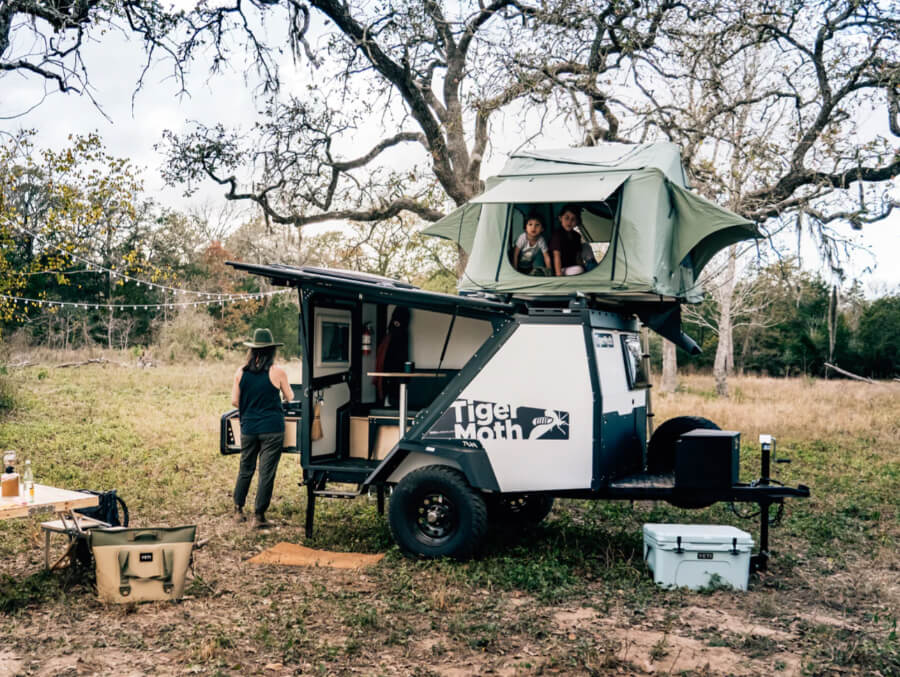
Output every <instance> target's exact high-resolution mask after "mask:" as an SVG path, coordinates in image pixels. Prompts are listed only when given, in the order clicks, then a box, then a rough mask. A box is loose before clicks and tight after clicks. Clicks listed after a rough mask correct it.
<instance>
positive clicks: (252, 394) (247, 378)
mask: <svg viewBox="0 0 900 677" xmlns="http://www.w3.org/2000/svg"><path fill="white" fill-rule="evenodd" d="M244 345H245V346H247V347H249V348H250V352H249V354H248V355H247V362H246V363H245V364H244V365H243V366H242V367H239V368H238V370H237V371H236V372H235V374H234V384H233V385H232V388H231V404H232V406H235V407H237V408H238V410H239V412H240V418H241V465H240V469H239V470H238V476H237V482H236V483H235V485H234V518H235V521H237V522H243V521H245V520H246V517H245V516H244V502H245V501H246V500H247V492H248V491H249V489H250V480H251V479H253V473H254V471H255V470H256V461H257V458H258V459H259V485H258V486H257V488H256V505H255V507H254V511H253V526H254V527H256V528H258V529H261V528H264V527H267V526H268V522H267V521H266V510H267V509H268V507H269V502H270V501H271V500H272V488H273V487H274V485H275V472H276V470H278V461H279V460H280V459H281V449H282V447H283V446H284V410H283V409H282V408H281V398H280V397H279V396H278V395H279V392H280V393H281V394H282V395H284V399H285V400H293V399H294V391H293V390H291V386H290V383H288V377H287V374H286V373H285V371H284V369H282V368H281V367H276V366H275V364H274V363H275V351H276V349H277V347H278V346H283V345H284V344H283V343H276V342H275V341H274V340H272V332H271V331H269V330H268V329H257V330H256V331H254V332H253V340H252V341H244Z"/></svg>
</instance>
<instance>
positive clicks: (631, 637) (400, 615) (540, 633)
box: [0, 357, 900, 675]
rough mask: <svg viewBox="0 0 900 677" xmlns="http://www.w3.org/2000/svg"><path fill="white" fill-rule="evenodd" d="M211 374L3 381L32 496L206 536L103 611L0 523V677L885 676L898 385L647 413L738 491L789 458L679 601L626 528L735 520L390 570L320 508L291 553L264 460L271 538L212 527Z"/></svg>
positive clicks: (392, 558)
mask: <svg viewBox="0 0 900 677" xmlns="http://www.w3.org/2000/svg"><path fill="white" fill-rule="evenodd" d="M120 359H121V361H125V360H126V359H127V358H125V357H121V358H120ZM233 368H234V367H233V365H231V364H224V363H216V364H202V365H195V366H162V367H157V368H152V369H142V370H140V369H136V368H131V367H126V366H118V365H115V364H106V365H86V366H82V367H77V368H63V369H61V368H57V367H55V366H53V365H52V364H51V363H47V364H45V365H37V366H29V367H25V368H21V369H15V370H13V371H11V372H10V373H9V374H7V376H6V378H7V379H8V380H10V381H11V382H12V383H13V384H14V391H15V392H14V394H13V402H14V408H13V409H12V410H11V411H6V413H4V414H2V417H0V448H4V449H5V448H15V449H19V450H21V451H22V452H24V453H25V455H27V456H29V457H30V458H31V459H32V460H33V463H34V465H35V470H36V475H37V478H38V481H39V482H46V483H48V484H53V485H57V486H64V487H69V488H79V487H90V488H97V489H101V488H103V489H105V488H116V489H118V490H119V492H120V494H121V495H122V496H123V497H125V499H126V500H127V501H128V505H129V507H130V509H131V513H132V523H133V524H134V525H138V526H142V525H162V524H169V525H176V524H183V523H190V524H198V525H199V530H200V537H202V538H210V539H211V540H210V542H209V545H208V546H207V547H206V548H204V549H203V550H201V551H199V552H198V553H197V555H196V562H195V571H194V577H193V578H192V580H191V582H190V583H189V587H188V591H187V592H188V594H187V597H186V598H185V599H184V600H183V601H182V602H180V603H176V604H144V605H138V606H134V605H131V606H111V607H106V606H104V605H102V604H100V603H99V602H97V601H95V598H94V595H93V592H92V590H91V587H90V585H89V584H86V583H84V582H83V579H82V578H81V577H78V576H76V575H75V573H74V572H67V571H61V572H55V573H52V574H45V573H43V572H42V571H41V567H42V549H41V541H40V540H39V535H40V532H39V526H38V525H39V522H40V519H38V518H34V519H21V520H13V521H7V522H3V523H0V551H2V565H0V586H2V587H0V613H2V614H3V616H2V617H0V623H2V631H0V638H2V641H0V675H3V674H20V673H21V674H37V675H59V674H66V675H80V674H95V673H96V674H176V673H178V674H181V673H186V674H190V673H197V674H223V675H232V674H233V675H238V674H240V675H252V674H264V675H281V674H300V673H302V674H385V675H390V674H416V675H435V674H437V675H469V674H481V673H490V674H499V675H514V674H607V673H610V674H637V675H644V674H673V675H675V674H689V675H707V674H709V675H718V674H723V675H724V674H737V675H741V674H751V675H756V674H760V675H761V674H848V673H850V674H866V675H872V674H881V675H897V674H900V640H898V637H897V616H898V615H900V547H898V536H900V510H898V502H900V500H898V496H900V386H898V385H891V384H884V385H881V384H879V385H868V384H862V383H851V382H845V381H830V382H829V381H814V380H801V379H794V380H777V379H761V378H735V379H734V380H733V381H732V383H731V386H732V391H733V397H732V399H731V400H728V401H723V400H719V399H716V398H715V397H714V396H713V393H712V390H713V384H712V380H711V379H710V378H705V377H686V378H684V379H683V385H682V388H681V390H680V392H678V393H676V394H674V395H670V396H657V397H655V399H654V405H655V407H656V409H657V414H658V418H657V420H658V421H662V420H664V419H666V418H668V417H670V416H674V415H678V414H691V415H699V416H704V417H707V418H709V419H712V420H714V421H716V422H717V423H719V424H720V425H721V426H722V427H723V428H729V429H734V430H740V431H742V433H743V440H744V446H743V448H742V479H745V480H748V479H751V478H753V477H755V476H756V474H758V465H759V456H758V449H757V445H756V443H755V440H756V439H757V436H758V434H759V433H760V432H769V433H772V434H774V435H775V436H776V437H777V438H778V449H779V452H780V455H782V456H789V457H791V459H792V460H793V462H792V463H791V464H790V465H779V466H777V470H778V472H779V473H780V474H779V479H781V480H782V481H784V482H785V483H788V484H796V483H798V482H802V483H804V484H807V485H809V486H810V487H811V490H812V492H813V496H812V498H811V499H810V500H799V501H792V502H790V503H789V505H788V508H787V511H786V514H785V516H784V519H783V522H782V524H781V525H780V526H779V527H777V528H775V529H774V530H773V533H772V537H773V549H774V559H773V560H772V562H771V565H770V571H769V572H768V573H767V574H765V575H761V576H753V577H752V578H751V587H750V591H749V592H747V593H736V592H732V591H728V590H708V591H704V592H697V593H691V592H686V591H682V590H674V591H665V590H661V589H657V588H656V587H655V586H654V584H653V583H652V580H651V578H650V574H649V573H648V571H647V569H646V568H645V566H644V564H643V562H642V557H641V536H640V527H641V524H642V523H644V522H650V521H672V522H674V521H690V522H701V523H721V524H734V525H736V526H739V527H741V528H745V529H747V530H749V531H751V532H752V533H753V534H754V536H755V534H756V528H755V523H752V522H743V521H741V520H739V519H738V518H737V517H736V516H735V515H734V514H732V513H731V511H730V510H729V509H728V506H725V505H721V506H713V507H712V508H709V509H706V510H701V511H682V510H678V509H676V508H673V507H670V506H668V505H665V504H662V503H659V504H653V503H639V504H635V505H632V504H629V503H606V502H593V503H592V502H585V501H558V502H557V505H556V507H555V508H554V511H553V513H552V514H551V516H550V518H549V519H548V520H547V521H546V522H545V523H544V524H542V525H540V526H538V527H533V528H529V529H523V530H505V531H501V530H497V529H494V530H492V531H491V532H490V536H489V539H488V544H487V547H486V548H485V550H484V552H483V554H482V555H481V556H480V557H479V558H477V559H475V560H473V561H470V562H465V563H457V562H447V561H440V562H420V561H411V560H408V559H405V558H403V557H402V556H400V555H399V553H398V551H397V550H396V548H395V547H394V546H393V544H392V541H391V538H390V533H389V530H388V527H387V523H386V520H385V519H384V518H383V517H381V516H379V515H378V514H377V512H376V508H375V503H374V501H373V500H370V499H367V498H359V499H356V500H354V501H320V503H319V505H320V506H321V507H320V508H319V509H318V511H317V519H316V529H317V531H316V534H315V537H314V538H313V539H311V540H310V541H305V539H304V537H303V516H304V514H303V513H304V505H305V494H304V491H305V490H304V489H300V488H298V486H297V482H298V481H299V478H300V472H299V462H298V460H297V458H296V457H294V456H286V457H284V458H283V460H282V465H281V468H280V470H279V475H278V481H277V484H276V490H275V496H274V499H273V508H272V510H271V514H270V516H271V517H272V518H273V519H274V520H275V521H276V522H277V524H278V526H277V528H275V529H273V530H271V531H270V532H268V533H259V532H254V531H251V530H250V529H248V528H246V527H238V526H235V525H234V524H232V522H231V521H230V515H229V512H230V506H231V499H230V494H231V489H232V486H233V481H234V475H235V472H236V467H237V458H236V457H221V456H219V454H218V446H217V444H218V437H217V436H218V416H219V414H220V413H222V412H223V411H225V410H226V409H227V408H228V406H229V403H228V384H229V382H230V374H231V373H232V370H233ZM251 496H252V493H251ZM279 541H289V542H294V543H305V544H306V545H309V546H311V547H316V548H329V549H334V550H346V551H358V552H386V553H387V556H386V557H385V559H384V560H382V562H381V563H379V564H378V565H376V566H374V567H372V568H370V569H367V570H364V571H362V572H358V571H356V572H348V571H341V570H332V569H325V568H321V569H319V568H296V569H292V568H279V567H269V566H256V565H251V564H248V563H247V562H246V560H247V559H249V558H250V557H252V556H253V555H255V554H256V553H258V552H259V551H261V550H263V549H265V548H267V547H269V546H271V545H273V544H275V543H277V542H279ZM56 545H57V547H58V548H59V550H60V551H61V546H62V541H61V540H60V541H59V542H58V543H57V544H56Z"/></svg>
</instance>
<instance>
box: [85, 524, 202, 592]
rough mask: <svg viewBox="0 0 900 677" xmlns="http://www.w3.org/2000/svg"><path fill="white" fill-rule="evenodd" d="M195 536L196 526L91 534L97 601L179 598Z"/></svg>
mask: <svg viewBox="0 0 900 677" xmlns="http://www.w3.org/2000/svg"><path fill="white" fill-rule="evenodd" d="M196 533H197V527H196V526H185V527H159V528H148V529H95V530H93V531H91V548H92V550H93V551H94V561H95V562H96V564H97V594H98V595H99V597H100V599H101V600H103V601H104V602H142V601H147V600H171V599H180V598H181V596H182V595H183V594H184V577H185V574H186V573H187V568H188V566H189V565H190V562H191V552H192V551H193V549H194V537H195V536H196Z"/></svg>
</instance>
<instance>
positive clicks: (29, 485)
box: [22, 459, 34, 503]
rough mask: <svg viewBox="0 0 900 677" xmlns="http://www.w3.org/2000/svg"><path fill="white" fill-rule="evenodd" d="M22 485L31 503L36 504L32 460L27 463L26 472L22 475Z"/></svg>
mask: <svg viewBox="0 0 900 677" xmlns="http://www.w3.org/2000/svg"><path fill="white" fill-rule="evenodd" d="M22 485H23V487H24V488H25V497H26V498H27V499H28V502H29V503H34V472H33V471H32V470H31V459H28V460H26V461H25V472H24V473H23V474H22Z"/></svg>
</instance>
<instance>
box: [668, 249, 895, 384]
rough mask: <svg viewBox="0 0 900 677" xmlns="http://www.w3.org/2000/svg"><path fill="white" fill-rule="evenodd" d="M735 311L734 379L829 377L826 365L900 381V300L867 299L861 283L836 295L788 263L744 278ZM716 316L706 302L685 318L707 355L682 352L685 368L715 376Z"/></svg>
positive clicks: (815, 277)
mask: <svg viewBox="0 0 900 677" xmlns="http://www.w3.org/2000/svg"><path fill="white" fill-rule="evenodd" d="M732 304H733V307H732V317H733V322H734V337H733V343H734V356H733V359H734V362H733V365H732V367H733V370H734V372H735V373H739V374H741V373H755V374H761V375H770V376H794V375H809V376H824V375H825V373H826V367H825V364H826V362H827V363H831V364H834V365H837V366H839V367H841V368H843V369H846V370H848V371H851V372H853V373H856V374H860V375H864V376H868V377H872V378H890V377H896V376H900V295H897V294H890V295H885V296H882V297H881V298H877V299H874V300H872V299H866V298H865V296H864V294H863V290H862V287H861V285H860V284H859V283H858V282H854V283H852V284H851V285H849V286H846V287H845V288H835V287H832V286H830V285H829V284H828V283H826V282H825V281H824V280H823V279H822V278H821V277H820V276H819V275H817V274H814V273H809V272H806V271H802V270H799V269H798V268H797V266H796V264H794V263H793V262H790V261H789V262H786V263H785V262H782V263H778V264H774V265H770V266H767V267H763V268H761V269H758V270H756V271H753V272H751V273H749V274H746V275H745V278H744V279H743V280H741V281H740V282H739V283H738V285H737V289H736V290H735V294H734V295H733V297H732ZM717 311H718V308H717V306H716V304H715V302H714V301H713V298H712V295H710V294H708V295H707V297H706V300H705V301H704V302H703V303H702V304H700V305H699V306H696V307H693V308H691V309H689V310H688V311H687V312H685V314H684V330H685V332H686V333H687V334H688V335H690V336H691V337H692V338H694V339H695V340H696V341H697V343H699V344H700V346H701V348H702V349H703V353H702V354H700V355H697V356H689V355H688V354H687V353H685V352H682V351H679V352H678V364H679V367H682V366H689V367H693V368H696V369H699V370H706V369H712V365H713V359H714V357H715V354H716V347H717V343H718V335H717V332H716V325H715V318H716V317H717ZM658 345H659V343H658V341H657V342H656V344H655V349H654V351H653V353H654V357H655V358H656V359H657V361H659V354H660V350H659V347H658ZM831 375H832V376H833V375H835V372H833V371H831Z"/></svg>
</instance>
